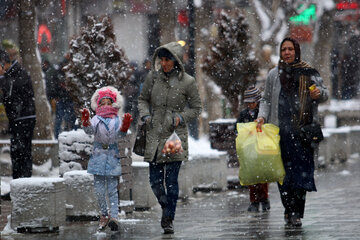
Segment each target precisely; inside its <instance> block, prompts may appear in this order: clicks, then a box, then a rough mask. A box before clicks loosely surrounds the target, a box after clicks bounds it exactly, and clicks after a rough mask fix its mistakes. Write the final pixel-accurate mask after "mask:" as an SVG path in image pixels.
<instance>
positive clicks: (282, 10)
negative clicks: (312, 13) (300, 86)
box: [252, 0, 335, 87]
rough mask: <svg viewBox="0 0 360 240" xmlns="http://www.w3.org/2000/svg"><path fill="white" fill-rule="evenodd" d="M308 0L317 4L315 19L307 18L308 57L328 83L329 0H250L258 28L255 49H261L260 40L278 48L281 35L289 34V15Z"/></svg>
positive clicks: (330, 23)
mask: <svg viewBox="0 0 360 240" xmlns="http://www.w3.org/2000/svg"><path fill="white" fill-rule="evenodd" d="M310 4H316V20H314V19H312V20H311V22H310V26H311V27H312V28H313V32H312V34H313V38H312V42H310V43H309V44H308V45H309V47H310V48H311V49H310V50H309V52H310V53H313V58H312V59H309V61H310V63H311V64H313V65H314V67H315V68H317V69H318V70H319V71H320V74H321V75H322V77H323V79H324V81H325V84H326V85H327V86H329V87H330V52H331V40H332V38H331V36H332V31H333V27H332V26H333V24H332V22H333V18H334V7H335V4H334V2H333V1H332V0H330V1H329V0H316V1H312V2H309V1H305V0H303V1H296V0H290V1H280V0H273V1H267V0H253V1H252V6H253V8H254V10H255V12H256V14H257V20H258V28H259V38H256V39H257V40H256V39H255V41H256V45H257V49H261V46H262V45H263V44H270V45H272V46H276V49H278V48H277V47H278V45H279V44H280V42H281V41H282V39H283V38H284V37H285V36H287V35H289V34H290V29H291V27H292V26H291V24H290V22H289V18H290V17H291V16H295V15H297V14H300V13H301V12H302V11H304V9H306V8H307V7H308V6H309V5H310Z"/></svg>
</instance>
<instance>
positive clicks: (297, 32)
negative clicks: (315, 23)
mask: <svg viewBox="0 0 360 240" xmlns="http://www.w3.org/2000/svg"><path fill="white" fill-rule="evenodd" d="M312 35H313V30H312V28H311V27H309V26H304V25H300V26H298V25H297V26H292V27H291V29H290V37H292V38H294V39H296V40H297V41H298V42H300V43H301V42H311V41H312Z"/></svg>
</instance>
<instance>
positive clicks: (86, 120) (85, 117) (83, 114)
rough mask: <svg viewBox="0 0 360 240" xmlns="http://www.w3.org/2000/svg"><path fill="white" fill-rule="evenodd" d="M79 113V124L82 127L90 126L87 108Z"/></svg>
mask: <svg viewBox="0 0 360 240" xmlns="http://www.w3.org/2000/svg"><path fill="white" fill-rule="evenodd" d="M80 112H81V124H82V125H83V126H84V127H88V126H90V125H91V124H90V112H89V110H88V109H87V108H83V109H81V110H80Z"/></svg>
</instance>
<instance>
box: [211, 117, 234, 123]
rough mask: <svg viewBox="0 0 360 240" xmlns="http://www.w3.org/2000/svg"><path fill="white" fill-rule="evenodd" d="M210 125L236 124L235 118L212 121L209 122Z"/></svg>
mask: <svg viewBox="0 0 360 240" xmlns="http://www.w3.org/2000/svg"><path fill="white" fill-rule="evenodd" d="M210 123H234V124H235V123H236V118H218V119H216V120H214V121H210V122H209V124H210Z"/></svg>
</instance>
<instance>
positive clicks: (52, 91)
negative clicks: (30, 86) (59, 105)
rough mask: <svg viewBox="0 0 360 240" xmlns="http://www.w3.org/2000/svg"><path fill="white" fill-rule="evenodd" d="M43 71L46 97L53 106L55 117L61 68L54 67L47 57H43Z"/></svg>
mask: <svg viewBox="0 0 360 240" xmlns="http://www.w3.org/2000/svg"><path fill="white" fill-rule="evenodd" d="M41 59H42V63H41V69H42V71H43V72H44V74H45V85H46V97H47V99H48V101H49V103H50V106H51V113H52V115H55V110H56V95H57V93H56V90H57V86H56V84H57V83H58V82H59V80H58V79H57V78H58V74H59V67H58V66H54V65H53V64H51V63H50V61H49V59H48V58H47V57H45V56H42V57H41Z"/></svg>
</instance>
